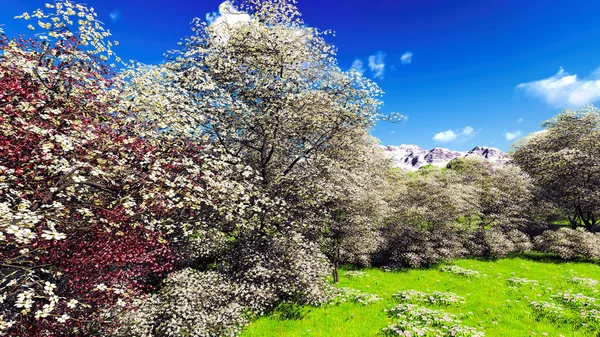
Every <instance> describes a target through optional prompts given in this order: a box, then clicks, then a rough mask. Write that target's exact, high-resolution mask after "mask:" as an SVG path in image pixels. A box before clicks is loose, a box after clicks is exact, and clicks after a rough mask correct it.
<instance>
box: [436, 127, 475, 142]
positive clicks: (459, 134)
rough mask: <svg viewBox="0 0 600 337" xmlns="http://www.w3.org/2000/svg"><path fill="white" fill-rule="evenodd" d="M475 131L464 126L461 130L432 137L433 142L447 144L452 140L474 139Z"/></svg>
mask: <svg viewBox="0 0 600 337" xmlns="http://www.w3.org/2000/svg"><path fill="white" fill-rule="evenodd" d="M475 134H476V132H475V129H473V128H472V127H471V126H465V127H464V128H463V129H462V130H446V131H442V132H438V133H436V134H435V135H434V136H433V140H434V141H436V142H441V143H449V142H451V141H454V140H467V139H469V138H471V137H474V136H475Z"/></svg>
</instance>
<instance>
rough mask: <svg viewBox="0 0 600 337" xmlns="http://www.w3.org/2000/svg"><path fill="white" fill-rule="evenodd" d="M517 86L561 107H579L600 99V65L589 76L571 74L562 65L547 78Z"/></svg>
mask: <svg viewBox="0 0 600 337" xmlns="http://www.w3.org/2000/svg"><path fill="white" fill-rule="evenodd" d="M517 88H519V89H522V90H525V91H526V92H527V93H529V94H531V95H533V96H537V97H541V98H543V99H544V100H545V101H546V103H547V104H550V105H554V106H559V107H579V106H582V105H587V104H591V103H594V102H597V101H599V100H600V67H599V68H597V69H596V70H594V71H593V72H592V73H591V74H590V75H589V76H588V77H584V78H579V77H578V76H577V74H575V75H570V74H569V73H567V72H566V71H565V70H564V69H563V68H562V67H560V69H559V70H558V72H557V73H556V74H554V75H553V76H550V77H548V78H545V79H541V80H538V81H532V82H527V83H521V84H519V85H517Z"/></svg>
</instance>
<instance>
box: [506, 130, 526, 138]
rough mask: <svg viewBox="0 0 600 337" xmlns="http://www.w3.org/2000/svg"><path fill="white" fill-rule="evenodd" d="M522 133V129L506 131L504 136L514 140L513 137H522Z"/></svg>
mask: <svg viewBox="0 0 600 337" xmlns="http://www.w3.org/2000/svg"><path fill="white" fill-rule="evenodd" d="M521 135H522V133H521V130H517V131H515V132H506V133H505V134H504V137H506V140H513V139H517V138H519V137H521Z"/></svg>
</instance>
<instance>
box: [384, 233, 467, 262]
mask: <svg viewBox="0 0 600 337" xmlns="http://www.w3.org/2000/svg"><path fill="white" fill-rule="evenodd" d="M386 237H388V242H387V249H386V251H385V252H384V253H383V255H385V257H384V258H386V259H389V260H390V261H391V262H392V263H396V264H401V265H404V266H409V267H424V266H428V265H432V264H436V263H439V262H442V261H449V260H452V259H454V258H458V257H461V256H464V255H465V254H466V253H467V250H466V249H465V247H464V245H463V242H464V237H463V236H462V235H461V232H460V231H458V230H457V229H454V228H452V227H450V226H444V227H441V228H436V229H431V230H427V229H423V228H419V227H413V226H398V227H395V228H394V229H393V233H389V235H387V236H386Z"/></svg>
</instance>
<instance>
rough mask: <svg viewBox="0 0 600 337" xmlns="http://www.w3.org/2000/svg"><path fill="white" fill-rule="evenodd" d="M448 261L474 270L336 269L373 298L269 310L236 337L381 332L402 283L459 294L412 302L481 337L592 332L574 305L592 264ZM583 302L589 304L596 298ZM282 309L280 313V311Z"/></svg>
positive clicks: (535, 258)
mask: <svg viewBox="0 0 600 337" xmlns="http://www.w3.org/2000/svg"><path fill="white" fill-rule="evenodd" d="M451 265H454V266H459V267H462V268H465V269H468V270H474V271H477V272H479V273H480V275H479V277H468V276H461V275H458V274H454V273H451V272H443V271H442V270H441V269H442V268H443V267H444V266H438V267H436V268H432V269H415V270H406V271H383V270H380V269H373V268H371V269H362V270H360V271H359V273H353V272H350V273H348V270H347V269H346V270H345V271H344V270H342V271H341V274H340V282H339V284H338V287H349V288H353V289H357V290H360V291H362V292H366V293H371V294H376V295H377V296H378V297H380V298H381V300H380V301H377V302H374V303H371V304H367V305H362V304H359V303H352V302H346V303H342V304H339V305H330V306H324V307H307V306H305V307H295V308H292V309H290V308H289V307H288V308H287V310H284V311H282V310H275V312H274V313H273V314H271V315H268V316H265V317H261V318H258V319H257V320H255V321H254V322H252V323H251V324H250V325H249V326H248V327H247V328H246V330H245V331H244V332H243V333H242V337H271V336H281V337H284V336H290V337H291V336H314V337H328V336H345V337H353V336H356V337H359V336H360V337H365V336H382V335H383V330H382V329H383V328H384V327H386V326H389V325H391V324H392V323H393V322H394V319H392V318H390V317H389V316H388V313H387V312H386V309H390V308H392V307H393V306H395V305H397V304H398V303H400V302H399V300H398V299H395V298H393V297H392V295H393V294H394V293H396V292H398V291H403V290H416V291H419V292H424V293H432V292H434V291H440V292H449V293H454V294H456V295H458V296H460V297H463V298H464V303H462V304H457V305H449V306H444V305H439V304H431V303H419V304H418V305H419V306H423V307H427V308H431V309H435V310H443V311H444V312H447V313H451V314H455V315H456V317H457V319H460V320H461V323H460V324H463V325H465V326H469V327H473V328H476V329H477V330H479V331H481V332H484V333H485V336H494V337H509V336H511V337H512V336H557V337H558V336H600V330H599V328H600V324H599V323H600V321H598V317H597V316H595V317H594V318H593V319H592V320H589V319H587V320H586V319H583V318H581V315H582V312H588V311H589V309H590V308H591V307H590V306H589V305H590V304H589V303H588V304H587V305H588V306H587V307H585V310H583V309H581V308H582V307H581V305H582V304H581V303H582V302H581V301H583V302H585V301H586V299H587V300H589V299H590V298H596V299H597V298H599V297H600V294H599V291H600V288H599V286H598V283H597V282H594V281H595V280H600V266H599V265H597V264H592V263H585V262H557V261H544V258H543V256H540V255H532V256H529V257H527V258H523V257H520V258H507V259H500V260H495V261H485V260H456V261H454V262H453V263H452V264H451ZM446 268H448V266H446ZM361 273H362V274H361ZM350 274H355V276H351V275H350ZM573 294H581V295H582V296H583V297H581V296H579V297H580V298H578V299H577V298H576V299H575V300H572V301H571V302H568V301H567V302H564V301H563V299H564V298H565V296H566V297H568V298H571V297H572V295H573ZM553 297H554V298H553ZM575 297H578V296H575ZM531 301H538V302H541V301H547V302H548V303H550V304H551V305H552V304H556V305H558V306H559V309H561V308H562V310H560V312H558V313H556V312H555V311H556V310H559V309H556V310H554V311H552V308H555V307H552V308H551V310H550V311H548V310H543V309H542V310H536V309H534V308H533V307H532V305H531V303H530V302H531ZM591 301H593V299H592V300H591ZM588 302H589V301H588ZM584 304H585V303H584ZM591 305H592V307H594V306H595V307H596V308H597V307H598V302H597V301H596V302H595V304H594V303H592V304H591ZM578 306H579V307H578ZM282 312H284V313H286V315H285V316H287V317H286V318H281V316H282V314H281V313H282ZM596 313H597V312H596ZM427 336H429V335H427Z"/></svg>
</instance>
